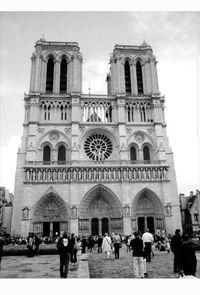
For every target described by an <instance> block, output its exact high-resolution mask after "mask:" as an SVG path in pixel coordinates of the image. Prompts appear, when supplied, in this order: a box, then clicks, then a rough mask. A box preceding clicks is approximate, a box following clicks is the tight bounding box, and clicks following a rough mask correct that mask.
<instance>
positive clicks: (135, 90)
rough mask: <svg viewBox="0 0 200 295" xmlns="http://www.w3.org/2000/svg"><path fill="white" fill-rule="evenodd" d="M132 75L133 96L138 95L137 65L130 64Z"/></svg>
mask: <svg viewBox="0 0 200 295" xmlns="http://www.w3.org/2000/svg"><path fill="white" fill-rule="evenodd" d="M130 74H131V94H133V95H137V94H138V91H137V77H136V65H135V63H131V64H130Z"/></svg>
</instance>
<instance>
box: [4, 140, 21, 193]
mask: <svg viewBox="0 0 200 295" xmlns="http://www.w3.org/2000/svg"><path fill="white" fill-rule="evenodd" d="M20 141H21V137H20V136H16V135H14V136H12V137H11V138H10V140H9V141H8V142H7V143H6V145H4V146H2V147H1V148H0V162H1V165H0V181H1V183H0V185H1V186H5V187H6V188H7V189H9V191H10V192H14V179H15V171H16V159H17V150H18V147H19V146H20Z"/></svg>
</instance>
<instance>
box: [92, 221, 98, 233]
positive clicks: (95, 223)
mask: <svg viewBox="0 0 200 295" xmlns="http://www.w3.org/2000/svg"><path fill="white" fill-rule="evenodd" d="M96 235H97V236H98V235H99V220H98V218H92V236H96Z"/></svg>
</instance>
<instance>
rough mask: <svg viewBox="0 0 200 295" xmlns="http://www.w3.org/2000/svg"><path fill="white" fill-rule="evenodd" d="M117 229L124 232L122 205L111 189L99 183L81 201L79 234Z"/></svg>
mask: <svg viewBox="0 0 200 295" xmlns="http://www.w3.org/2000/svg"><path fill="white" fill-rule="evenodd" d="M115 231H118V232H119V233H123V218H122V206H121V204H120V201H119V200H118V198H117V197H116V196H115V194H114V193H113V192H112V191H111V190H110V189H108V188H107V187H105V186H103V185H101V184H100V185H97V186H95V187H94V188H93V189H91V190H90V191H89V192H88V193H87V194H86V195H85V196H84V198H83V199H82V201H81V204H80V210H79V234H80V235H93V236H94V235H104V234H105V233H110V234H111V233H112V232H115Z"/></svg>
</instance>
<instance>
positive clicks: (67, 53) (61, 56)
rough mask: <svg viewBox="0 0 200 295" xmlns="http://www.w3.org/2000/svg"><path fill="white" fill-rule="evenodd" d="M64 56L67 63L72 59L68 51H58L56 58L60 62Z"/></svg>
mask: <svg viewBox="0 0 200 295" xmlns="http://www.w3.org/2000/svg"><path fill="white" fill-rule="evenodd" d="M63 58H65V59H66V61H67V63H69V62H70V61H71V59H72V55H71V54H70V53H69V52H60V53H59V54H58V55H57V56H56V59H57V61H59V62H61V61H62V59H63Z"/></svg>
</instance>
